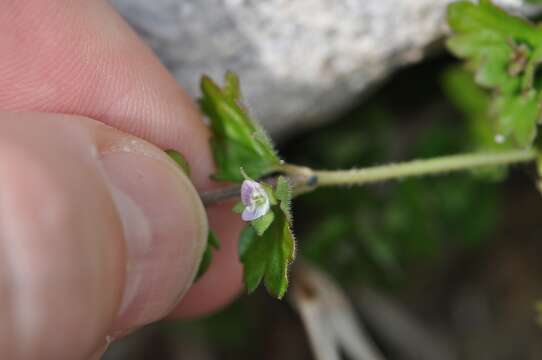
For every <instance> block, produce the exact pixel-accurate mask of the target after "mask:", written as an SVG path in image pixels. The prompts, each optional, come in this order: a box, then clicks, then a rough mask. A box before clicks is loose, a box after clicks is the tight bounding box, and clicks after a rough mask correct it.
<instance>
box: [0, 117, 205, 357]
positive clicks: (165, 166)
mask: <svg viewBox="0 0 542 360" xmlns="http://www.w3.org/2000/svg"><path fill="white" fill-rule="evenodd" d="M0 183H1V184H2V192H1V193H0V259H1V260H0V314H1V315H0V318H1V319H2V321H0V357H1V358H6V359H38V358H39V359H88V358H89V357H90V356H92V354H94V353H95V352H96V351H100V349H103V348H104V345H105V344H106V338H108V339H109V338H111V336H113V337H115V336H118V335H119V334H122V333H124V332H126V331H128V330H129V329H133V328H135V327H139V326H142V325H145V324H147V323H149V322H152V321H154V320H157V319H159V318H161V317H163V316H165V315H167V313H168V312H169V311H170V310H171V309H172V308H173V307H174V305H175V304H176V303H177V302H178V301H179V300H180V298H181V297H182V295H183V294H184V293H185V291H186V290H187V289H188V287H189V286H190V285H191V283H192V280H193V277H194V274H195V272H196V270H197V267H198V264H199V261H200V258H201V254H202V252H203V248H204V245H205V238H206V236H207V221H206V216H205V212H204V209H203V206H202V204H201V202H200V200H199V197H198V195H197V193H196V191H195V190H194V188H193V186H192V184H191V183H190V181H189V180H188V178H187V177H186V176H185V175H184V174H183V173H182V172H181V171H180V170H179V169H178V168H176V165H175V164H174V163H173V162H172V161H170V160H169V159H168V158H167V156H165V155H164V153H163V152H162V151H161V150H160V149H158V148H156V147H154V146H152V145H150V144H149V143H146V142H144V141H143V140H140V139H137V138H135V137H132V136H128V135H126V134H123V133H121V132H119V131H117V130H114V129H112V128H109V127H107V126H105V125H102V124H100V123H98V122H95V121H93V120H90V119H86V118H81V117H73V116H63V115H54V114H37V113H5V112H0ZM66 337H68V339H66Z"/></svg>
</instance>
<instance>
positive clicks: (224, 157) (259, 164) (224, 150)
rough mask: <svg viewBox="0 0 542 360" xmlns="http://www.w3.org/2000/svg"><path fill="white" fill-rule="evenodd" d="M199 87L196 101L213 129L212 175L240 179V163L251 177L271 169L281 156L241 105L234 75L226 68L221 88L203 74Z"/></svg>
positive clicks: (230, 179) (216, 177)
mask: <svg viewBox="0 0 542 360" xmlns="http://www.w3.org/2000/svg"><path fill="white" fill-rule="evenodd" d="M201 91H202V96H201V98H200V100H199V104H200V107H201V110H202V111H203V113H205V115H206V116H207V117H208V118H209V121H210V123H211V130H212V137H211V140H210V142H211V150H212V152H213V157H214V160H215V163H216V173H215V174H213V178H214V179H216V180H219V181H232V182H242V181H243V176H242V174H240V173H239V168H241V167H242V168H243V169H244V171H246V174H247V175H248V176H249V177H251V178H254V179H258V178H260V177H262V176H264V175H266V174H268V173H270V172H272V171H274V169H275V168H276V166H277V165H278V164H280V159H279V158H278V156H277V154H276V152H275V150H274V148H273V144H272V143H271V141H270V139H269V137H267V135H266V134H265V133H264V131H263V129H262V128H261V127H260V126H259V125H258V124H257V122H256V121H255V120H254V119H252V118H251V117H249V115H248V114H247V111H246V109H245V108H244V107H243V106H242V105H241V93H240V89H239V80H238V78H237V76H236V75H235V74H234V73H232V72H228V73H227V74H226V77H225V85H224V87H223V88H220V87H219V86H218V85H217V84H216V83H215V82H213V80H211V79H210V78H209V77H207V76H203V77H202V80H201Z"/></svg>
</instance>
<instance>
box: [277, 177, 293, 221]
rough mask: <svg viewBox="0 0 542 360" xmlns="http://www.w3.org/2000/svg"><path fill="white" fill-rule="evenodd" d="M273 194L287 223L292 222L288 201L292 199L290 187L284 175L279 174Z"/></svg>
mask: <svg viewBox="0 0 542 360" xmlns="http://www.w3.org/2000/svg"><path fill="white" fill-rule="evenodd" d="M275 196H276V197H277V199H278V201H279V204H280V205H279V206H280V209H281V210H282V212H283V213H284V215H285V216H286V219H287V220H288V222H289V223H291V222H292V214H291V210H290V203H291V201H292V188H291V186H290V183H289V182H288V180H286V178H285V177H284V176H279V178H278V179H277V186H276V187H275Z"/></svg>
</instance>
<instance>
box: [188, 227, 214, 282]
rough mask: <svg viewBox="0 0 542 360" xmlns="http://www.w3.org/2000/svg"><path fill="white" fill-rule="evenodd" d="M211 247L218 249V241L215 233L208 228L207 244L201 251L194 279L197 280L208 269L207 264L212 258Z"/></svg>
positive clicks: (209, 263)
mask: <svg viewBox="0 0 542 360" xmlns="http://www.w3.org/2000/svg"><path fill="white" fill-rule="evenodd" d="M213 249H215V250H218V249H220V242H219V241H218V238H217V237H216V235H215V233H214V232H212V231H211V230H209V233H208V235H207V245H206V246H205V250H204V251H203V256H202V257H201V261H200V264H199V268H198V272H197V274H196V278H195V280H194V281H198V280H199V279H200V278H201V276H202V275H203V274H205V273H206V272H207V270H208V269H209V265H211V261H212V260H213Z"/></svg>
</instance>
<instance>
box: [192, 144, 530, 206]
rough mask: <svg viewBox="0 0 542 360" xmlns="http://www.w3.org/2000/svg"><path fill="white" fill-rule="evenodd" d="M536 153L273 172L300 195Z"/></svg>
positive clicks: (225, 193)
mask: <svg viewBox="0 0 542 360" xmlns="http://www.w3.org/2000/svg"><path fill="white" fill-rule="evenodd" d="M536 156H537V155H536V152H535V151H534V150H532V149H528V150H510V151H500V152H487V153H471V154H459V155H451V156H442V157H436V158H431V159H427V160H413V161H407V162H403V163H397V164H388V165H380V166H373V167H368V168H363V169H352V170H335V171H334V170H313V169H310V168H307V167H304V166H298V165H293V164H286V163H285V164H283V165H281V166H279V167H278V168H277V171H278V172H281V173H284V174H285V175H287V176H288V178H289V180H290V182H291V183H292V186H293V188H294V189H293V190H294V193H295V194H302V193H305V192H309V191H312V190H314V189H316V188H318V187H321V186H340V185H364V184H370V183H375V182H383V181H388V180H393V179H402V178H406V177H413V176H424V175H436V174H442V173H447V172H452V171H461V170H469V169H475V168H481V167H487V166H495V165H511V164H515V163H522V162H529V161H532V160H534V159H535V158H536ZM268 180H269V179H268ZM239 189H240V187H239V186H238V185H237V186H233V187H228V188H223V189H219V190H213V191H210V192H206V193H202V194H201V198H202V200H203V203H204V204H205V205H206V206H209V205H212V204H215V203H217V202H221V201H224V200H227V199H231V198H234V197H238V196H239Z"/></svg>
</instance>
